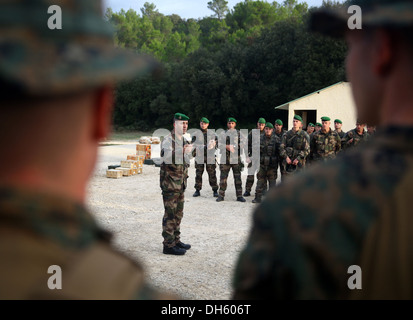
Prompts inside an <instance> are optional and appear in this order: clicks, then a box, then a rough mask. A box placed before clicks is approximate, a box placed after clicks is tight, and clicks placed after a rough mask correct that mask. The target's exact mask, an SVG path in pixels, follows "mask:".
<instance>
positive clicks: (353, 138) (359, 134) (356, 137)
mask: <svg viewBox="0 0 413 320" xmlns="http://www.w3.org/2000/svg"><path fill="white" fill-rule="evenodd" d="M365 126H366V125H365V124H363V123H361V122H360V121H358V120H357V123H356V128H354V129H352V130H350V131H349V132H347V133H346V134H345V135H344V137H343V139H342V140H341V146H342V148H343V150H346V149H348V148H351V147H355V146H357V145H358V144H359V143H360V142H363V141H366V140H367V136H368V134H367V132H366V130H364V128H365Z"/></svg>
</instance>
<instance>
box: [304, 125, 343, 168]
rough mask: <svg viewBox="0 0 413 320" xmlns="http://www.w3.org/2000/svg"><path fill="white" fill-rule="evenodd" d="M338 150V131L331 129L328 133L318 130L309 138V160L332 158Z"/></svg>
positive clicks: (339, 140) (339, 145) (339, 142)
mask: <svg viewBox="0 0 413 320" xmlns="http://www.w3.org/2000/svg"><path fill="white" fill-rule="evenodd" d="M340 150H341V139H340V136H339V135H338V133H337V132H335V131H332V130H331V129H330V131H329V132H328V133H324V132H323V130H320V131H319V132H317V133H316V134H315V135H314V136H313V137H312V139H311V142H310V159H311V161H318V160H327V159H333V158H335V157H336V154H337V153H339V152H340Z"/></svg>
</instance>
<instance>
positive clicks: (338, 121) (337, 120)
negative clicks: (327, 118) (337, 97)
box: [334, 119, 343, 124]
mask: <svg viewBox="0 0 413 320" xmlns="http://www.w3.org/2000/svg"><path fill="white" fill-rule="evenodd" d="M334 122H337V123H341V124H343V122H342V121H341V120H340V119H336V120H334Z"/></svg>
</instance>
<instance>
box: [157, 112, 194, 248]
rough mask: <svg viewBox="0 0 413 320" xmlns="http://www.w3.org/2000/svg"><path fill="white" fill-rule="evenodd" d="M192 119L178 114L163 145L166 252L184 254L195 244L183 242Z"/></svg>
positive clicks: (161, 173)
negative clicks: (188, 139) (189, 127)
mask: <svg viewBox="0 0 413 320" xmlns="http://www.w3.org/2000/svg"><path fill="white" fill-rule="evenodd" d="M188 120H189V118H188V117H187V116H186V115H184V114H182V113H175V115H174V123H173V126H174V130H173V131H172V132H171V133H170V134H169V135H167V136H166V137H165V139H164V140H163V141H162V144H161V159H162V163H161V169H160V186H161V189H162V199H163V204H164V207H165V214H164V216H163V219H162V237H163V238H164V240H163V253H164V254H173V255H184V254H185V253H186V250H189V249H190V248H191V245H189V244H185V243H183V242H181V228H180V226H181V221H182V217H183V215H184V203H185V199H184V196H185V189H186V186H187V180H188V168H189V165H190V157H191V152H192V144H189V142H188V141H187V140H186V139H185V138H184V135H185V134H186V131H187V130H188Z"/></svg>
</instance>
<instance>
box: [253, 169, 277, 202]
mask: <svg viewBox="0 0 413 320" xmlns="http://www.w3.org/2000/svg"><path fill="white" fill-rule="evenodd" d="M277 171H278V166H277V167H275V168H274V167H269V166H260V170H259V171H258V173H257V179H258V181H257V187H256V188H255V198H256V199H261V198H262V194H263V191H264V190H267V181H268V183H269V185H270V188H273V187H275V184H276V180H277Z"/></svg>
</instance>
